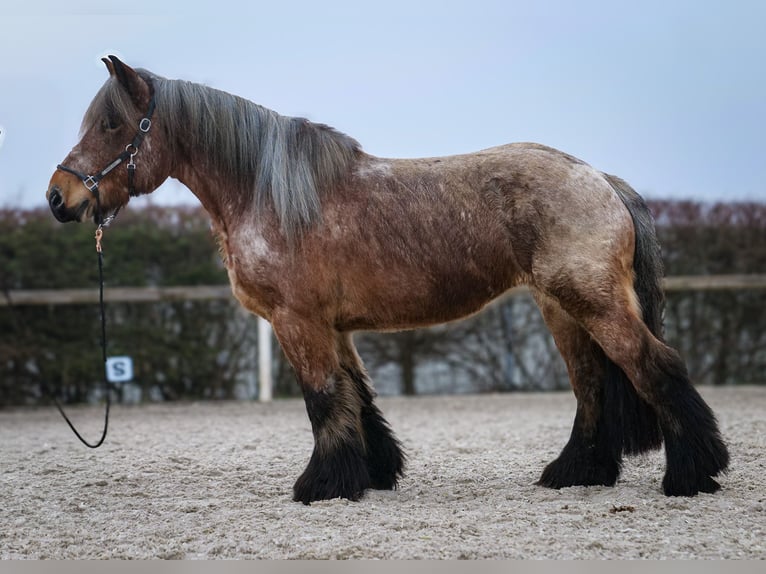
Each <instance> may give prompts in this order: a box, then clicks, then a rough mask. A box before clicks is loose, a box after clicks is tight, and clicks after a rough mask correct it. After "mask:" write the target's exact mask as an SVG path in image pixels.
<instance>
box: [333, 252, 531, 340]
mask: <svg viewBox="0 0 766 574" xmlns="http://www.w3.org/2000/svg"><path fill="white" fill-rule="evenodd" d="M458 262H459V260H455V261H454V263H456V264H457V263H458ZM370 278H374V280H372V281H370V280H369V279H370ZM518 282H519V278H518V275H517V274H516V273H514V269H513V266H512V264H510V262H508V264H507V265H503V264H502V263H501V262H498V265H497V266H496V267H494V268H493V269H485V270H482V269H478V268H475V267H473V268H472V266H471V265H466V266H465V267H462V268H461V267H460V266H459V265H454V266H451V267H448V268H441V269H439V268H436V269H434V268H431V269H427V270H422V269H421V270H415V269H406V268H405V269H398V270H392V269H390V268H389V269H388V270H387V272H386V273H384V274H377V275H375V274H373V275H368V280H367V282H366V285H365V286H364V288H362V289H360V288H359V284H358V283H356V284H355V285H354V288H353V289H352V291H351V293H352V294H351V295H350V296H348V297H346V298H344V301H343V302H342V304H341V306H342V312H341V314H340V321H339V322H338V327H339V328H341V329H342V330H371V331H375V330H381V331H385V330H398V329H410V328H417V327H425V326H429V325H435V324H439V323H446V322H449V321H454V320H457V319H461V318H464V317H467V316H469V315H472V314H474V313H476V312H478V311H480V310H481V309H482V308H484V306H486V305H487V304H488V303H489V302H491V301H492V300H493V299H495V298H497V297H498V296H500V295H502V294H503V293H504V292H506V291H507V290H508V289H510V288H511V287H513V286H515V285H516V284H518Z"/></svg>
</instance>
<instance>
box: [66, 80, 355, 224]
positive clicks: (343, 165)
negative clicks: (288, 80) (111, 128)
mask: <svg viewBox="0 0 766 574" xmlns="http://www.w3.org/2000/svg"><path fill="white" fill-rule="evenodd" d="M137 72H138V73H139V74H140V75H141V77H142V78H143V79H144V80H146V81H147V82H148V83H149V85H150V87H151V88H152V89H153V90H154V96H155V101H156V110H157V111H156V112H155V114H156V116H159V115H161V116H162V118H163V124H164V126H165V127H166V129H167V132H168V142H169V145H170V146H171V150H170V151H171V153H173V154H176V153H178V152H179V151H180V150H179V148H183V149H184V151H186V152H188V153H190V154H191V155H192V157H193V158H194V157H198V158H200V159H201V158H202V156H204V161H206V162H208V165H210V166H211V168H212V169H213V170H215V172H216V176H218V177H220V178H221V179H222V180H223V181H222V183H223V184H224V185H221V186H220V193H223V194H228V195H231V196H233V197H230V198H227V199H231V200H234V201H240V200H241V199H242V198H243V197H242V196H244V199H246V200H249V201H255V202H256V204H257V205H258V207H263V206H264V204H266V203H267V202H270V203H271V204H272V205H273V207H274V210H275V212H276V214H277V217H278V218H279V222H280V225H281V227H282V230H283V232H285V233H286V234H287V235H288V236H292V235H294V234H296V233H299V232H300V230H301V229H302V228H304V227H306V226H308V225H310V224H312V223H314V222H316V221H317V220H318V219H319V218H320V213H321V203H320V198H321V196H322V195H323V194H325V193H328V192H329V191H330V190H331V189H332V188H333V187H334V186H336V185H337V184H338V183H340V182H341V181H342V179H343V178H344V177H345V176H346V175H347V174H348V173H349V171H350V168H351V166H352V164H353V162H354V161H355V159H356V158H357V156H358V155H359V153H360V152H361V146H360V145H359V143H358V142H357V141H356V140H354V139H353V138H351V137H349V136H347V135H345V134H343V133H341V132H338V131H336V130H335V129H333V128H331V127H329V126H326V125H324V124H317V123H314V122H311V121H309V120H307V119H305V118H294V117H288V116H282V115H280V114H278V113H276V112H274V111H272V110H269V109H267V108H264V107H263V106H259V105H257V104H255V103H253V102H251V101H249V100H246V99H244V98H241V97H238V96H234V95H232V94H229V93H227V92H224V91H221V90H216V89H214V88H210V87H208V86H204V85H201V84H196V83H193V82H188V81H184V80H169V79H166V78H162V77H160V76H156V75H154V74H152V73H151V72H148V71H146V70H137ZM105 110H106V112H107V113H108V114H112V115H113V117H114V118H115V119H118V120H119V121H121V122H122V123H130V122H134V121H135V117H136V112H137V110H136V107H135V105H134V104H133V102H132V101H131V99H130V96H129V95H128V94H127V92H126V91H125V90H124V89H123V88H122V86H121V85H120V83H119V82H118V81H117V80H116V79H115V78H113V77H110V78H109V79H108V80H107V82H106V83H105V84H104V86H103V87H102V88H101V90H99V92H98V93H97V94H96V96H95V98H94V99H93V101H92V102H91V104H90V106H89V108H88V111H87V112H86V113H85V117H84V119H83V125H82V128H81V129H82V130H85V129H87V128H88V127H89V126H92V125H94V124H95V123H96V122H100V121H102V118H103V117H104V112H105ZM140 111H143V110H140Z"/></svg>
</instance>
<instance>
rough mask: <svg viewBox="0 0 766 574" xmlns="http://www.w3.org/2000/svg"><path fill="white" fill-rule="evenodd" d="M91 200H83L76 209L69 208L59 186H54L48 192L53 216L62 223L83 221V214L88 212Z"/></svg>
mask: <svg viewBox="0 0 766 574" xmlns="http://www.w3.org/2000/svg"><path fill="white" fill-rule="evenodd" d="M89 204H90V201H89V200H87V199H86V200H83V201H82V202H81V203H80V204H79V205H78V206H77V207H76V208H74V209H72V208H69V207H67V205H66V201H65V200H64V196H63V195H62V194H61V188H60V187H59V186H58V185H52V186H51V187H50V189H49V190H48V206H49V207H50V208H51V213H53V216H54V217H55V218H56V219H57V220H59V221H60V222H61V223H66V222H68V221H81V220H82V216H83V214H84V213H85V212H86V211H87V209H88V205H89Z"/></svg>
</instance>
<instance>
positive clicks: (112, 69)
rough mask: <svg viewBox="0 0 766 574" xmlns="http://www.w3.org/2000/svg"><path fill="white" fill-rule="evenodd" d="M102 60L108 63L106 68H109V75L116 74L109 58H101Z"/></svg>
mask: <svg viewBox="0 0 766 574" xmlns="http://www.w3.org/2000/svg"><path fill="white" fill-rule="evenodd" d="M101 61H102V62H104V64H106V69H107V70H109V75H110V76H114V65H113V64H112V61H111V60H110V59H109V58H101Z"/></svg>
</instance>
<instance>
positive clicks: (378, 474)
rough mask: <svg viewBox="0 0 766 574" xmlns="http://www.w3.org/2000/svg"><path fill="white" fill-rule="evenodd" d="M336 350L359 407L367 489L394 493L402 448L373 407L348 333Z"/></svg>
mask: <svg viewBox="0 0 766 574" xmlns="http://www.w3.org/2000/svg"><path fill="white" fill-rule="evenodd" d="M337 349H338V356H339V360H340V365H341V368H342V369H343V370H344V371H345V372H346V374H347V375H348V378H349V379H350V381H351V383H352V384H353V389H354V391H355V392H356V395H357V399H358V401H359V403H360V404H361V413H360V416H361V424H362V432H363V435H364V441H365V458H366V461H367V472H368V473H369V476H370V488H374V489H377V490H392V489H395V488H396V487H397V485H398V483H399V479H400V478H401V477H402V476H403V474H404V465H405V461H406V457H405V455H404V452H403V450H402V446H401V444H400V443H399V441H398V440H397V439H396V437H395V436H394V433H393V431H392V429H391V426H390V425H389V424H388V422H387V421H386V419H385V418H383V414H382V413H381V411H380V409H379V408H378V406H377V405H376V404H375V403H374V399H375V396H376V393H375V391H374V390H373V388H372V385H371V384H370V379H369V377H368V375H367V371H366V369H365V368H364V366H363V365H362V360H361V358H360V357H359V354H358V353H357V351H356V348H355V347H354V344H353V341H352V336H351V334H350V333H339V334H338V335H337Z"/></svg>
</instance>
